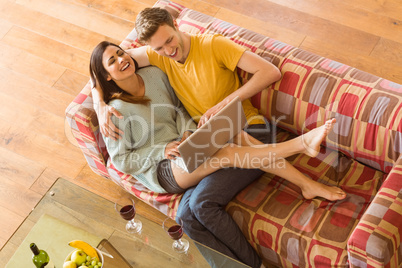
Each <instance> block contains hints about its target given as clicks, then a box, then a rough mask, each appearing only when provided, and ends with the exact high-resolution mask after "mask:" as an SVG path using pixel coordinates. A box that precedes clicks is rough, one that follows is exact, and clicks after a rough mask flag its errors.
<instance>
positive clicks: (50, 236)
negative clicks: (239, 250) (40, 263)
mask: <svg viewBox="0 0 402 268" xmlns="http://www.w3.org/2000/svg"><path fill="white" fill-rule="evenodd" d="M150 209H153V208H151V207H150ZM137 217H138V218H139V219H140V220H141V221H142V223H143V229H142V232H141V234H129V233H127V232H126V231H125V224H126V221H125V220H124V219H122V218H121V217H120V215H119V214H118V213H116V211H115V210H114V203H113V202H111V201H109V200H107V199H105V198H103V197H101V196H98V195H96V194H93V193H91V192H90V191H88V190H85V189H83V188H82V187H80V186H78V185H76V184H73V183H71V182H69V181H67V180H65V179H63V178H59V179H58V180H57V181H56V182H55V183H54V185H53V186H52V187H51V189H50V190H49V191H48V192H47V193H46V195H45V196H44V197H43V199H42V200H41V201H40V202H39V203H38V205H37V206H36V207H35V208H34V209H33V210H32V212H31V213H30V215H29V216H28V217H27V219H26V220H25V221H24V223H23V224H22V225H21V226H20V228H19V229H18V230H17V231H16V232H15V234H14V235H13V236H12V237H11V238H10V240H9V241H8V242H7V243H6V245H5V246H4V247H3V249H2V250H1V252H0V259H1V260H10V261H9V262H8V264H7V265H6V266H5V267H7V268H14V267H15V268H19V267H30V265H32V264H31V255H32V253H31V252H30V250H29V247H28V244H29V243H31V242H35V243H37V244H38V246H39V247H40V248H41V247H42V248H43V249H45V250H46V251H47V252H48V253H49V255H50V256H51V258H52V259H53V262H54V263H55V265H56V267H62V266H63V261H64V258H65V256H67V255H68V253H69V252H71V251H72V250H73V248H71V247H69V246H68V245H67V243H68V242H69V241H71V240H74V239H79V240H84V241H87V242H89V241H91V245H92V246H97V247H98V248H99V249H101V250H102V251H105V252H107V253H109V254H110V255H112V256H113V258H109V257H107V256H105V260H104V267H105V268H114V267H116V268H126V267H127V268H131V267H147V268H148V267H211V266H212V267H228V268H229V267H230V268H236V267H239V268H243V267H248V266H246V265H244V264H242V263H240V262H238V261H236V260H233V259H231V258H229V257H227V256H225V255H223V254H221V253H219V252H216V251H214V250H212V249H210V248H208V247H206V246H204V245H202V244H199V243H197V242H195V241H192V240H191V239H190V238H189V237H188V236H186V235H184V237H185V238H186V239H187V240H188V241H189V242H190V248H189V250H188V252H187V253H186V254H184V253H181V254H180V253H176V252H175V251H174V250H173V249H172V247H171V245H172V241H173V240H172V239H171V238H170V237H169V236H168V235H167V233H166V232H165V231H164V230H163V228H162V226H161V223H157V222H154V221H151V220H149V219H147V218H145V217H142V216H141V215H138V214H137V215H136V218H137ZM52 232H53V233H52ZM31 240H35V241H31ZM206 259H208V261H207V260H206ZM23 261H25V262H23ZM6 263H7V261H6ZM1 267H2V266H1Z"/></svg>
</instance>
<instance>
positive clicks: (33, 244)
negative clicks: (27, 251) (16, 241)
mask: <svg viewBox="0 0 402 268" xmlns="http://www.w3.org/2000/svg"><path fill="white" fill-rule="evenodd" d="M30 248H31V250H32V253H33V254H34V255H38V254H39V248H38V246H37V245H36V244H35V243H31V245H30Z"/></svg>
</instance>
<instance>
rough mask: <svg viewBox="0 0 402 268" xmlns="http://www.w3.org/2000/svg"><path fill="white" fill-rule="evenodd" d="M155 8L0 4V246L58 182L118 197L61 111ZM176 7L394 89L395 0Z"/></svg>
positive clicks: (400, 41) (23, 0) (401, 55)
mask: <svg viewBox="0 0 402 268" xmlns="http://www.w3.org/2000/svg"><path fill="white" fill-rule="evenodd" d="M154 2H155V1H154V0H138V1H135V0H0V115H1V117H0V209H1V212H2V213H0V248H1V247H3V245H4V244H5V243H6V242H7V240H8V239H9V237H10V236H11V235H12V234H13V233H14V231H15V230H16V229H17V228H18V226H19V225H20V224H21V223H22V222H23V221H24V219H25V218H26V217H27V215H28V214H29V213H30V211H31V209H32V208H33V207H34V206H35V205H36V204H37V203H38V201H39V200H40V199H41V198H42V196H43V195H44V194H45V193H46V191H47V189H48V188H49V187H50V186H51V185H52V183H53V182H54V181H55V180H56V178H57V177H64V178H66V179H68V180H70V181H72V182H74V183H76V184H79V185H81V186H83V187H85V188H87V189H89V190H91V191H93V192H95V193H98V194H99V195H101V196H104V197H106V198H108V199H110V200H115V199H116V197H117V196H119V195H120V194H122V191H121V190H120V189H119V187H117V186H115V185H114V184H113V183H112V182H110V181H107V180H105V179H103V178H101V177H100V176H97V175H95V174H94V173H93V172H92V171H91V170H90V169H89V167H88V166H87V165H86V161H85V159H84V157H83V155H82V153H81V151H80V149H79V148H77V146H76V145H75V142H74V141H73V140H72V138H71V135H70V134H69V133H68V128H67V127H66V122H65V116H64V110H65V108H66V107H67V105H68V104H69V103H70V102H71V101H72V99H73V98H74V96H75V95H76V94H78V92H79V91H80V90H81V89H82V87H83V86H84V85H85V84H86V82H87V81H88V79H89V76H88V63H89V57H90V53H91V50H92V49H93V48H94V46H95V45H96V44H97V43H99V42H100V41H102V40H105V39H108V40H112V41H114V42H118V43H119V42H120V41H121V40H122V39H124V37H125V36H126V35H127V34H128V33H129V32H130V31H131V29H132V28H133V27H134V20H135V17H136V15H137V14H138V12H139V11H140V10H142V9H143V8H145V7H148V6H152V5H153V4H154ZM176 2H178V3H181V4H183V5H185V6H187V7H189V8H192V9H195V10H198V11H201V12H203V13H206V14H208V15H212V16H215V17H218V18H220V19H222V20H225V21H228V22H231V23H233V24H237V25H240V26H243V27H246V28H248V29H251V30H254V31H256V32H259V33H261V34H264V35H268V36H270V37H272V38H275V39H278V40H280V41H282V42H285V43H288V44H291V45H294V46H298V47H300V48H303V49H305V50H309V51H312V52H315V53H317V54H319V55H322V56H325V57H329V58H331V59H333V60H336V61H339V62H342V63H346V64H348V65H351V66H354V67H357V68H359V69H361V70H364V71H367V72H370V73H373V74H375V75H378V76H381V77H384V78H387V79H390V80H392V81H394V82H397V83H401V84H402V4H401V2H400V0H350V1H338V0H326V1H321V0H250V1H246V0H243V1H241V0H237V1H233V0H205V1H198V0H178V1H176ZM140 208H141V210H142V211H141V212H140V213H141V214H143V215H144V214H147V213H148V214H147V215H149V217H150V218H152V217H160V214H157V213H150V212H149V211H150V209H149V208H148V207H147V206H146V205H141V206H140Z"/></svg>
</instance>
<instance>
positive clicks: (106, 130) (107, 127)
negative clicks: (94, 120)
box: [98, 103, 124, 140]
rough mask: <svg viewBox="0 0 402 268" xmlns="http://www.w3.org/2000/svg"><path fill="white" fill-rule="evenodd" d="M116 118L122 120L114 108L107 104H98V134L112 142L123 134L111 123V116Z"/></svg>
mask: <svg viewBox="0 0 402 268" xmlns="http://www.w3.org/2000/svg"><path fill="white" fill-rule="evenodd" d="M113 115H114V116H116V117H118V118H120V119H122V118H123V116H122V115H121V113H120V112H119V111H117V110H116V109H115V108H114V107H112V106H109V105H107V104H104V103H103V105H102V104H100V105H99V110H98V120H99V128H100V132H101V133H102V135H103V136H105V137H109V138H111V139H113V140H117V139H120V138H121V137H122V136H123V134H124V132H123V131H122V130H120V129H118V128H117V127H116V126H115V124H113V122H112V116H113Z"/></svg>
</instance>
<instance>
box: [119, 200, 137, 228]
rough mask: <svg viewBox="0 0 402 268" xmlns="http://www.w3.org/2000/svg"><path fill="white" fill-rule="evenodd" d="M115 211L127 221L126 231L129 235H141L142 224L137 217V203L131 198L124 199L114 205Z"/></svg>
mask: <svg viewBox="0 0 402 268" xmlns="http://www.w3.org/2000/svg"><path fill="white" fill-rule="evenodd" d="M114 208H115V210H116V211H117V212H118V213H119V214H120V216H121V217H122V218H123V219H125V220H127V221H128V222H127V224H126V230H127V232H129V233H141V229H142V222H141V221H140V220H138V219H134V217H135V202H134V200H133V199H132V198H130V197H122V198H120V199H119V200H117V201H116V203H115V204H114Z"/></svg>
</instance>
